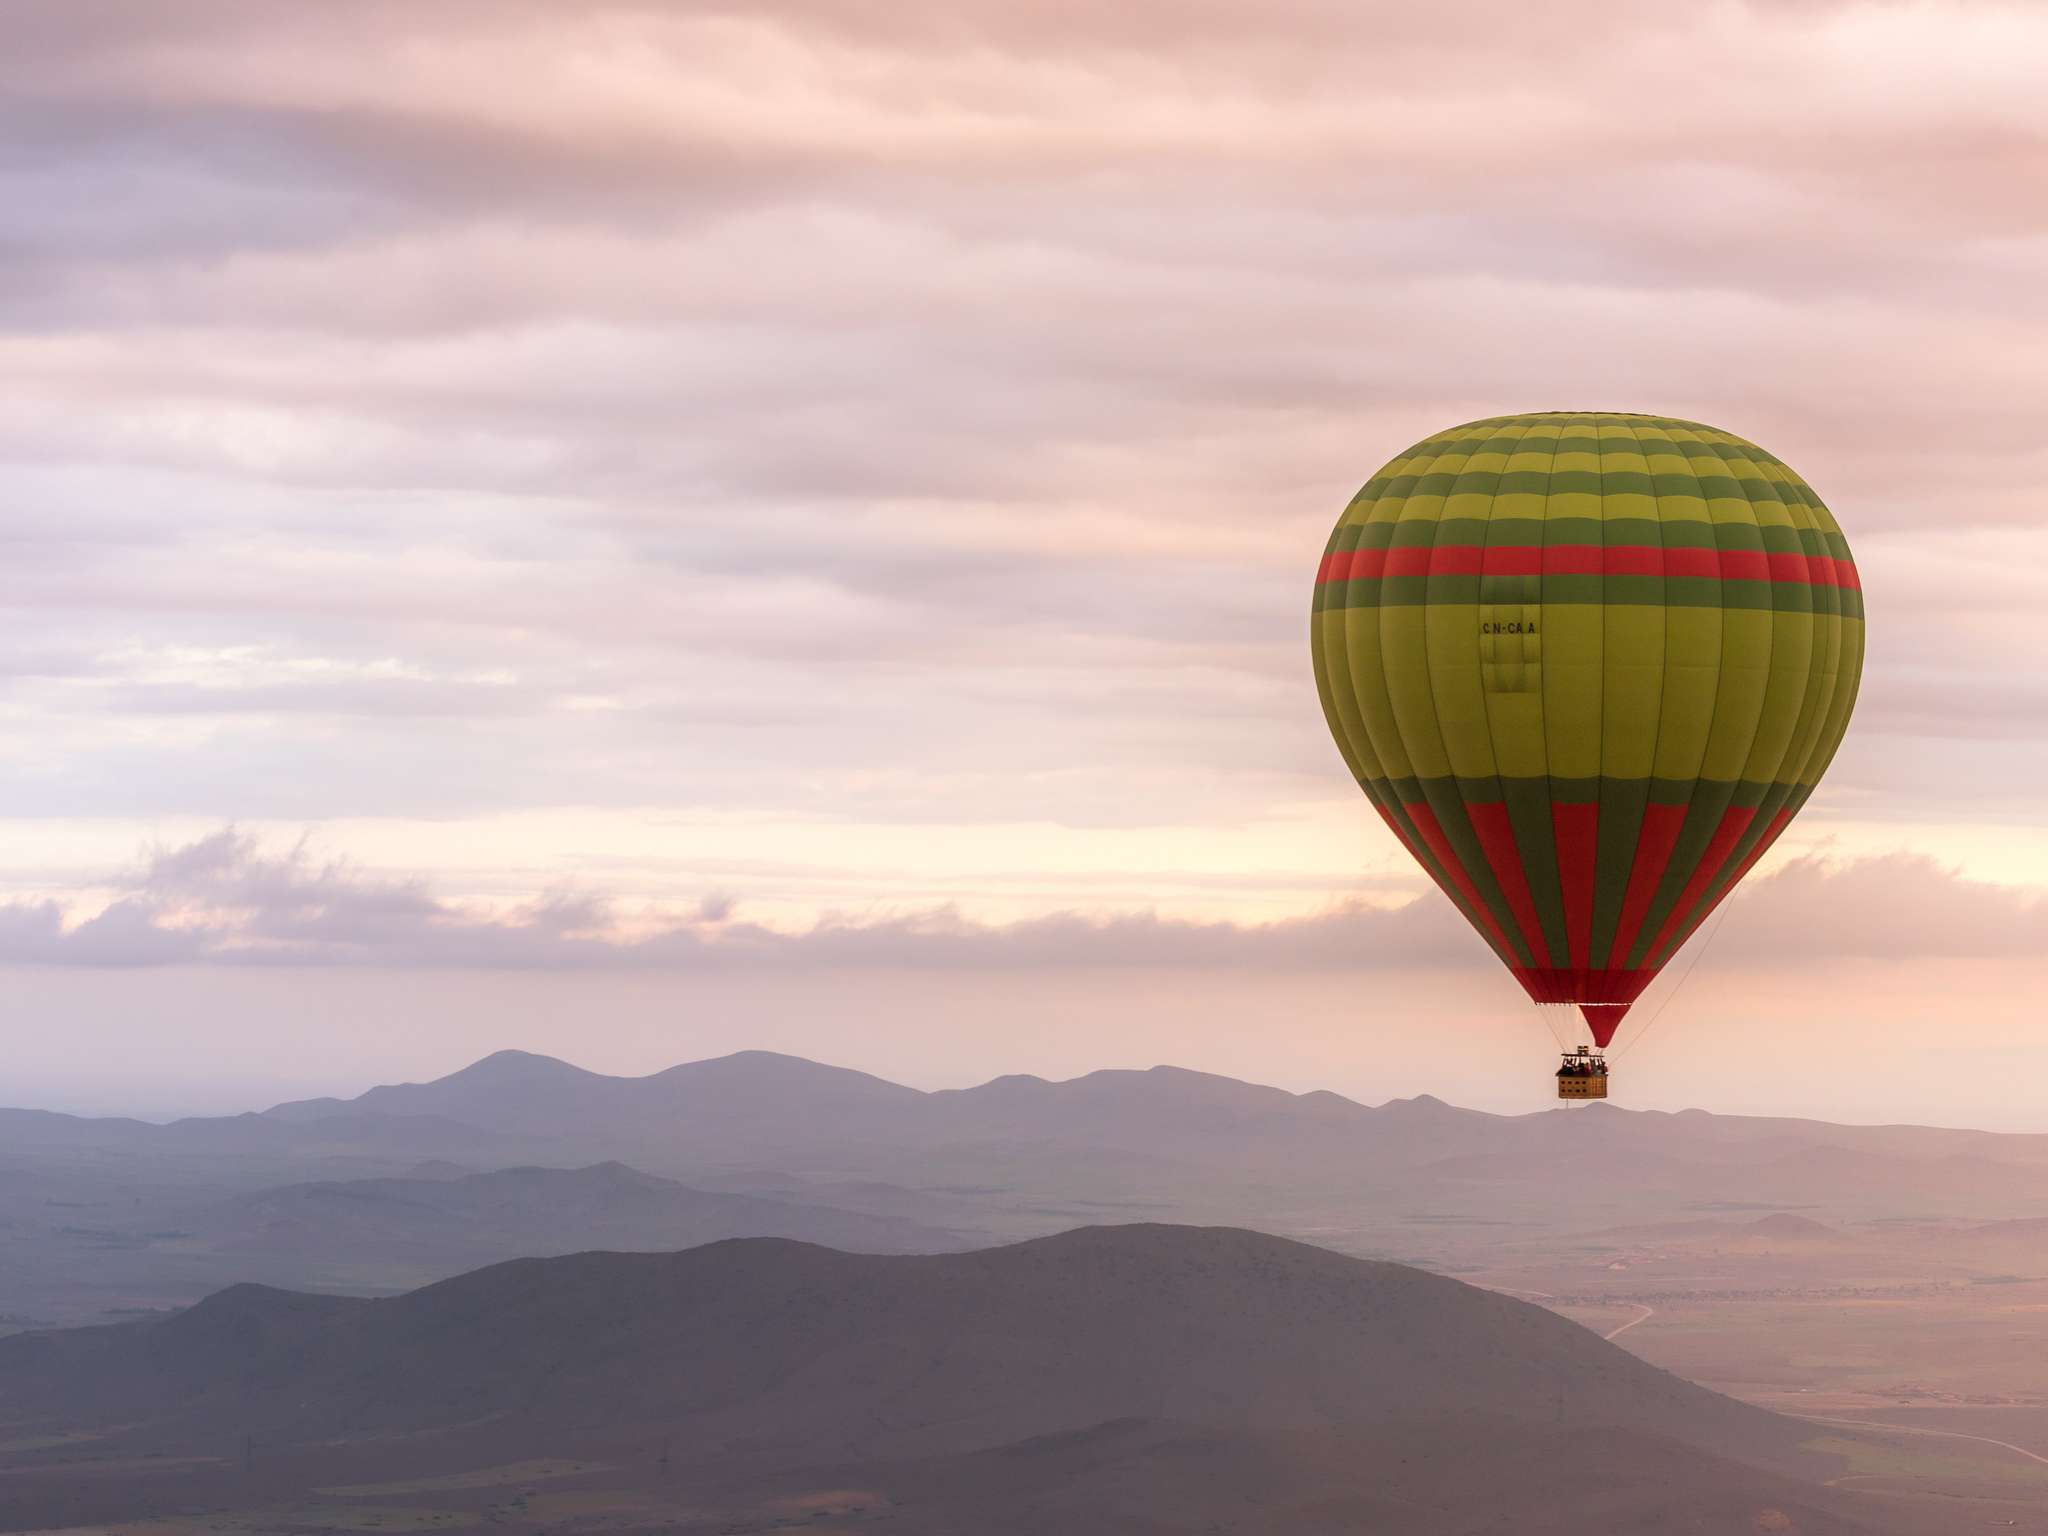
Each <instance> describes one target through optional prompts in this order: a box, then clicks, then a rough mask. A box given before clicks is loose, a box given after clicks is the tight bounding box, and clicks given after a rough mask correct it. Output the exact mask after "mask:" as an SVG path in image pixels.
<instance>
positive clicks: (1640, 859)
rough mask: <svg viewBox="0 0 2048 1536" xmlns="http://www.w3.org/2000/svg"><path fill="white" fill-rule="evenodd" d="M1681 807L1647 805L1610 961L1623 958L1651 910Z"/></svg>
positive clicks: (1682, 820)
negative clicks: (1652, 898) (1651, 902)
mask: <svg viewBox="0 0 2048 1536" xmlns="http://www.w3.org/2000/svg"><path fill="white" fill-rule="evenodd" d="M1685 810H1686V808H1685V807H1684V806H1682V805H1656V804H1651V805H1646V806H1644V807H1643V826H1642V830H1641V831H1639V832H1638V833H1637V834H1636V857H1635V862H1634V863H1633V864H1632V865H1630V866H1629V872H1628V891H1627V894H1625V895H1624V896H1623V897H1622V898H1621V918H1620V921H1619V922H1618V923H1617V924H1616V925H1615V929H1614V945H1613V947H1612V948H1611V949H1610V950H1609V951H1608V955H1609V957H1610V958H1611V959H1614V960H1621V959H1625V958H1626V957H1627V955H1628V952H1629V950H1630V949H1631V948H1632V947H1633V946H1634V944H1635V941H1636V932H1637V930H1638V929H1640V928H1641V927H1642V926H1643V917H1644V915H1645V914H1646V913H1648V911H1649V910H1650V898H1651V897H1653V896H1655V895H1656V894H1657V882H1658V881H1659V880H1662V879H1663V878H1664V866H1665V865H1667V864H1669V863H1670V862H1671V849H1672V847H1673V845H1674V844H1676V843H1677V841H1678V831H1679V828H1681V827H1683V826H1684V825H1685Z"/></svg>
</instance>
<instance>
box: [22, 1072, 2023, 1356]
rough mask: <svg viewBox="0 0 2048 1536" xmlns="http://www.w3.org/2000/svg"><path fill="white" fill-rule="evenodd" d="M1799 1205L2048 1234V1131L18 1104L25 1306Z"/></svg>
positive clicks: (1084, 1110) (1486, 1237)
mask: <svg viewBox="0 0 2048 1536" xmlns="http://www.w3.org/2000/svg"><path fill="white" fill-rule="evenodd" d="M1566 1193H1568V1195H1569V1198H1562V1196H1563V1195H1564V1194H1566ZM1773 1211H1779V1212H1787V1213H1794V1214H1799V1215H1802V1216H1805V1217H1807V1218H1809V1219H1813V1220H1818V1221H1825V1222H1829V1223H1834V1224H1836V1225H1838V1226H1842V1227H1845V1228H1847V1229H1849V1230H1852V1231H1862V1230H1865V1229H1866V1228H1868V1226H1869V1224H1872V1223H1899V1222H1904V1221H1915V1222H1921V1223H1923V1224H1929V1223H1931V1224H1933V1228H1938V1229H1939V1230H1940V1231H1942V1232H1943V1233H1950V1232H1953V1231H1954V1230H1956V1229H1957V1228H1958V1227H1959V1226H1970V1227H1972V1228H1975V1227H1984V1226H1988V1225H1990V1224H1999V1223H2003V1224H2006V1226H2005V1227H2004V1229H2003V1230H2005V1231H2006V1232H2007V1233H2009V1234H2024V1233H2025V1232H2026V1231H2028V1230H2030V1229H2028V1228H2026V1227H2025V1226H2024V1224H2025V1223H2028V1222H2037V1223H2048V1137H2043V1136H2018V1135H2000V1134H1995V1133H1990V1132H1979V1131H1961V1130H1939V1129H1930V1128H1924V1127H1914V1126H1841V1125H1830V1124H1827V1123H1824V1122H1819V1121H1809V1120H1792V1119H1763V1118H1749V1117H1739V1116H1722V1115H1710V1114H1706V1113H1703V1112H1700V1111H1687V1112H1684V1113H1679V1114H1666V1113H1657V1112H1645V1111H1634V1110H1628V1109H1623V1108H1620V1107H1618V1106H1612V1105H1592V1106H1584V1107H1578V1108H1572V1109H1559V1110H1556V1111H1551V1112H1548V1113H1541V1114H1532V1115H1522V1116H1503V1115H1492V1114H1484V1113H1480V1112H1477V1111H1473V1110H1467V1109H1459V1108H1455V1107H1453V1106H1451V1105H1448V1104H1444V1103H1442V1102H1440V1101H1438V1100H1436V1099H1433V1098H1428V1097H1423V1098H1416V1099H1397V1100H1393V1101H1390V1102H1388V1103H1385V1104H1381V1105H1378V1106H1367V1105H1364V1104H1359V1103H1356V1102H1354V1101H1352V1100H1349V1099H1346V1098H1343V1097H1341V1096H1339V1095H1336V1094H1333V1093H1303V1094H1296V1093H1290V1092H1287V1091H1284V1090H1282V1089H1278V1088H1272V1087H1263V1086H1259V1085H1255V1084H1249V1083H1241V1082H1237V1081H1235V1080H1233V1079H1229V1078H1224V1077H1217V1076H1213V1075H1210V1074H1205V1073H1198V1072H1190V1071H1186V1070H1183V1069H1179V1068H1173V1067H1156V1068H1153V1069H1151V1070H1149V1071H1104V1072H1096V1073H1091V1074H1089V1075H1087V1076H1085V1077H1081V1078H1076V1079H1073V1080H1071V1081H1067V1082H1048V1081H1046V1080H1044V1079H1040V1078H1036V1077H1028V1076H1009V1077H1000V1078H996V1079H995V1080H993V1081H991V1082H988V1083H984V1084H982V1085H980V1086H978V1087H974V1088H968V1089H960V1090H946V1091H939V1092H923V1091H920V1090H917V1089H913V1088H908V1087H905V1086H902V1085H900V1084H895V1083H890V1082H887V1081H884V1080H883V1079H881V1078H877V1077H873V1076H870V1075H868V1074H866V1073H862V1072H856V1071H851V1070H847V1069H845V1068H839V1067H832V1066H826V1065H822V1064H820V1063H816V1062H810V1061H805V1060H801V1059H799V1058H795V1057H789V1056H780V1055H775V1054H772V1053H768V1052H759V1051H749V1052H742V1053H739V1054H738V1055H734V1056H727V1057H721V1058H717V1059H715V1060H710V1061H700V1062H691V1063H686V1064H683V1065H680V1066H676V1067H672V1068H670V1069H668V1070H666V1071H663V1072H658V1073H655V1074H652V1075H650V1076H646V1077H612V1076H606V1075H604V1074H600V1073H595V1072H589V1071H585V1070H583V1069H581V1068H579V1067H575V1066H572V1065H570V1064H568V1063H565V1062H561V1061H557V1060H554V1059H552V1058H549V1057H545V1056H536V1055H531V1054H527V1053H523V1052H517V1051H501V1052H499V1053H497V1054H495V1055H492V1056H489V1057H486V1058H484V1059H483V1060H481V1061H478V1062H476V1063H474V1064H472V1065H470V1066H468V1067H465V1068H463V1069H461V1070H460V1071H457V1072H454V1073H451V1074H449V1075H448V1076H446V1077H442V1078H439V1079H436V1080H434V1081H432V1082H426V1083H406V1084H394V1085H390V1086H386V1087H379V1088H372V1089H370V1090H369V1091H368V1092H366V1093H363V1094H361V1095H358V1096H357V1097H355V1098H353V1099H333V1098H329V1099H312V1100H302V1101H297V1102H293V1103H288V1104H280V1105H277V1106H275V1107H274V1108H271V1109H269V1110H266V1111H263V1112H261V1113H250V1114H243V1115H235V1116H225V1117H216V1118H201V1119H188V1120H181V1121H175V1122H172V1123H170V1124H165V1125H156V1124H150V1123H147V1122H143V1121H139V1120H93V1119H83V1118H76V1117H70V1116H64V1115H57V1114H51V1113H48V1112H41V1111H26V1110H10V1111H0V1233H4V1234H5V1237H6V1241H7V1248H8V1262H7V1264H5V1265H0V1330H4V1329H5V1328H7V1327H10V1326H12V1327H22V1326H28V1325H31V1324H33V1323H35V1322H83V1321H91V1320H94V1319H95V1318H98V1317H102V1316H106V1315H109V1314H115V1313H121V1312H124V1311H132V1310H137V1309H148V1308H161V1307H165V1306H181V1305H185V1304H188V1303H189V1302H191V1301H193V1300H196V1299H197V1298H198V1297H200V1296H202V1295H205V1294H206V1293H207V1292H209V1291H212V1290H215V1289H218V1288H219V1287H220V1286H222V1285H225V1284H227V1283H229V1282H231V1281H234V1280H238V1279H255V1280H261V1281H264V1282H267V1283H272V1284H278V1285H283V1286H289V1287H301V1288H306V1287H310V1288H315V1289H323V1290H335V1291H347V1292H353V1293H358V1294H377V1293H388V1292H391V1291H396V1290H402V1289H406V1288H409V1287H412V1286H416V1285H418V1284H421V1283H424V1282H426V1281H429V1280H433V1279H438V1278H442V1277H444V1276H447V1275H452V1274H454V1273H457V1272H458V1271H460V1270H463V1269H467V1268H473V1267H476V1266H477V1265H481V1264H486V1263H489V1262H492V1261H494V1260H497V1259H502V1258H512V1257H518V1256H536V1255H550V1254H561V1253H568V1252H573V1251H576V1250H577V1249H580V1248H589V1247H603V1248H611V1249H625V1250H633V1249H640V1250H646V1249H660V1248H675V1247H681V1246H687V1245H690V1244H693V1243H699V1242H703V1241H707V1240H711V1239H716V1238H721V1237H748V1236H781V1237H790V1238H797V1239H803V1240H808V1241H814V1242H821V1243H825V1244H828V1245H831V1246H835V1247H842V1248H849V1249H857V1250H864V1251H870V1252H904V1251H927V1252H936V1251H944V1250H949V1249H959V1248H963V1247H972V1246H975V1245H977V1244H986V1243H990V1242H1001V1241H1011V1240H1016V1239H1021V1238H1027V1237H1033V1236H1040V1235H1045V1234H1048V1233H1053V1232H1058V1231H1062V1230H1066V1229H1069V1228H1073V1227H1078V1226H1084V1225H1089V1224H1091V1223H1099V1222H1104V1221H1170V1222H1184V1223H1197V1224H1210V1225H1215V1224H1220V1225H1237V1226H1255V1227H1258V1228H1261V1229H1264V1230H1268V1231H1273V1232H1278V1233H1281V1234H1286V1235H1293V1236H1300V1237H1307V1238H1312V1239H1313V1240H1315V1241H1317V1242H1319V1243H1322V1244H1325V1245H1326V1246H1330V1247H1333V1248H1337V1249H1340V1250H1342V1251H1346V1252H1351V1253H1356V1254H1361V1255H1366V1256H1376V1257H1385V1258H1394V1259H1402V1260H1408V1261H1412V1262H1419V1263H1422V1264H1425V1265H1427V1266H1429V1267H1433V1268H1437V1269H1440V1270H1445V1271H1449V1272H1454V1273H1455V1272H1470V1271H1472V1270H1475V1269H1480V1268H1485V1267H1489V1266H1492V1265H1494V1264H1497V1263H1498V1262H1499V1260H1500V1257H1501V1255H1502V1253H1503V1252H1504V1251H1506V1250H1507V1249H1510V1248H1512V1247H1513V1246H1514V1244H1516V1243H1517V1242H1522V1241H1525V1240H1526V1241H1534V1240H1539V1239H1540V1240H1544V1241H1556V1240H1558V1239H1559V1238H1560V1237H1561V1236H1564V1235H1570V1234H1581V1235H1583V1236H1585V1237H1587V1238H1588V1239H1589V1240H1602V1239H1601V1238H1600V1235H1601V1234H1604V1233H1607V1232H1611V1231H1615V1230H1621V1229H1627V1228H1632V1227H1633V1228H1642V1227H1651V1226H1658V1225H1660V1224H1669V1223H1671V1222H1674V1221H1699V1220H1704V1219H1713V1218H1717V1217H1722V1216H1734V1217H1741V1216H1744V1215H1745V1214H1746V1215H1748V1216H1750V1217H1755V1216H1761V1215H1767V1214H1769V1213H1771V1212H1773ZM2013 1224H2021V1225H2013ZM1933 1228H1931V1229H1933ZM1972 1241H1975V1240H1974V1239H1972ZM1960 1246H1961V1247H1967V1246H1969V1245H1968V1244H1967V1243H1963V1244H1961V1245H1960ZM1978 1246H1980V1247H1983V1248H1985V1249H1986V1251H1987V1252H1988V1251H1989V1250H1990V1248H1992V1247H2001V1245H1999V1244H1991V1243H1988V1242H1987V1243H1979V1244H1978ZM2016 1248H2019V1249H2023V1248H2024V1243H2023V1240H2022V1237H2020V1236H2014V1237H2012V1238H2011V1240H2009V1241H2005V1242H2003V1244H2002V1247H2001V1252H2005V1251H2010V1250H2014V1249H2016ZM1998 1263H1999V1266H2000V1267H2001V1268H2028V1267H2030V1261H2028V1260H2027V1259H2026V1257H2025V1253H2024V1252H2022V1253H2021V1254H2020V1256H2018V1257H2011V1258H2000V1259H1999V1260H1998Z"/></svg>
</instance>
